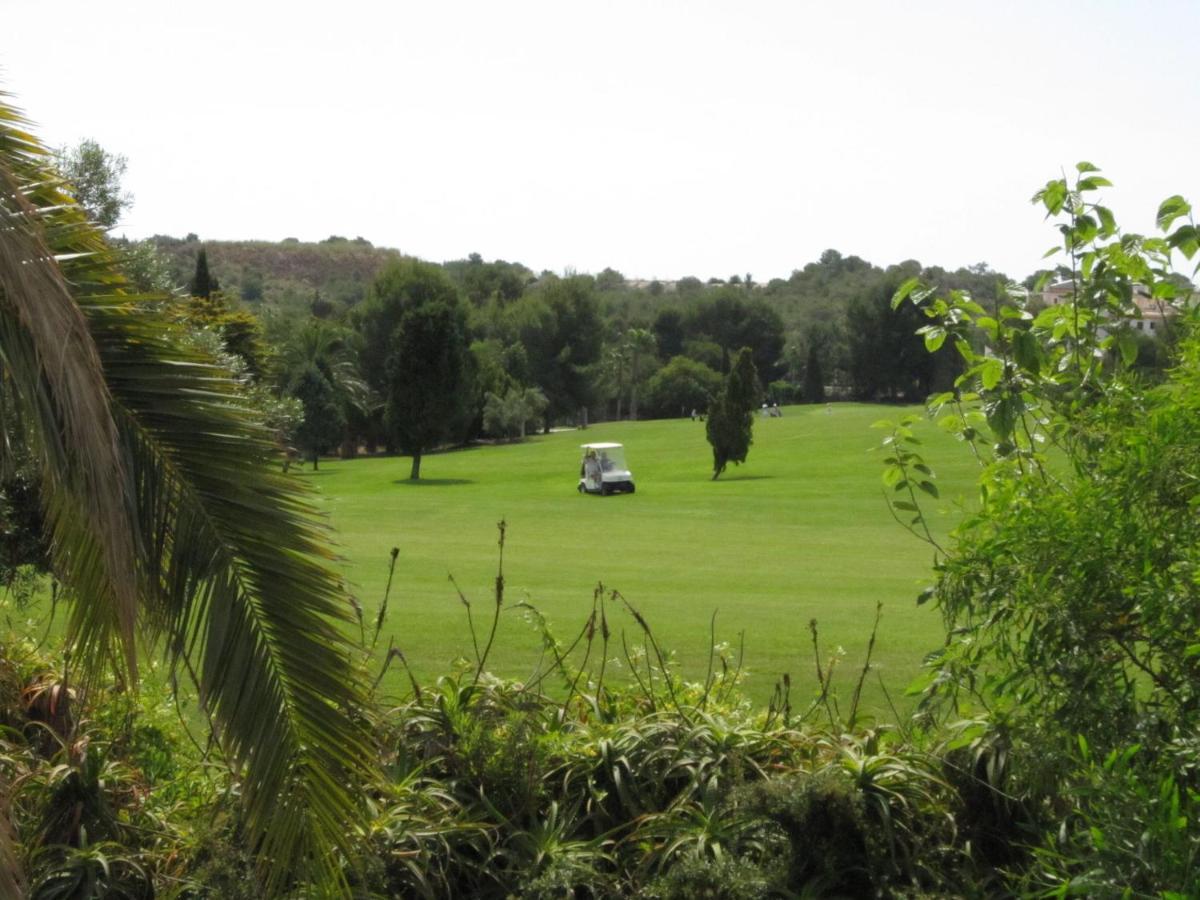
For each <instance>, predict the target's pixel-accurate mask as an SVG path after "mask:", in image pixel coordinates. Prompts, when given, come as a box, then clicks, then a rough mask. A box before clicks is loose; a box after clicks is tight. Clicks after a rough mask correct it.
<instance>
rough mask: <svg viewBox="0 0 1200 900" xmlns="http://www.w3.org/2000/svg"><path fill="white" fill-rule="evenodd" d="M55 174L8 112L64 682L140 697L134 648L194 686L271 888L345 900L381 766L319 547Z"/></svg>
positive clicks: (11, 422)
mask: <svg viewBox="0 0 1200 900" xmlns="http://www.w3.org/2000/svg"><path fill="white" fill-rule="evenodd" d="M48 158H49V155H48V153H47V151H46V149H45V148H44V147H43V146H42V145H41V144H40V143H39V142H38V141H37V139H36V138H34V137H33V136H32V135H31V134H29V133H28V132H27V131H26V130H25V123H24V120H23V118H22V116H21V114H20V113H19V112H18V111H17V110H16V109H15V108H14V107H13V106H12V105H11V104H10V102H9V98H8V96H7V95H5V94H2V93H0V421H3V422H4V425H5V429H6V430H7V431H8V437H9V439H11V440H15V441H17V442H18V443H19V444H21V445H22V446H23V447H24V448H25V449H26V450H27V451H29V452H30V453H31V455H32V456H33V458H34V459H36V460H37V461H38V463H39V465H40V478H41V490H42V494H43V497H44V505H45V513H46V519H47V523H48V530H49V537H50V544H51V548H52V552H51V558H52V565H53V568H54V570H55V572H56V574H57V575H58V576H59V577H60V578H61V579H62V581H63V582H64V584H66V585H67V586H68V589H69V594H70V597H71V598H72V604H71V614H70V619H69V639H70V640H71V642H72V650H73V653H72V657H71V660H72V664H73V665H74V664H78V665H79V666H80V668H81V671H82V675H83V677H85V678H86V677H93V678H94V677H95V676H96V675H97V674H98V673H99V672H101V671H102V670H103V669H104V668H105V667H106V666H109V665H116V666H119V667H120V668H121V669H122V670H123V672H124V674H125V675H126V677H128V678H134V677H136V673H137V647H138V646H140V645H141V644H142V643H143V642H144V644H145V646H147V647H151V648H157V650H158V651H160V652H162V653H164V654H165V655H166V656H167V657H168V659H169V660H170V662H171V664H172V666H179V667H181V668H183V669H186V670H187V671H189V672H193V673H194V677H195V681H196V687H197V690H198V695H199V699H200V702H201V703H202V704H203V706H204V709H205V710H206V711H207V713H208V714H209V717H210V720H211V721H212V722H213V726H214V730H215V732H216V735H217V737H218V738H219V740H220V742H221V745H222V746H223V748H224V750H225V753H226V755H227V757H228V758H229V759H230V760H231V761H232V762H233V763H234V764H236V765H237V766H238V768H239V769H240V771H241V773H242V777H243V783H242V795H243V798H244V802H245V809H246V821H247V823H248V828H249V834H250V837H251V839H252V841H253V843H254V850H255V851H256V853H257V858H258V859H259V860H261V865H262V871H263V876H264V880H265V883H266V887H267V890H268V891H272V890H275V889H278V888H280V887H282V886H283V885H284V882H285V881H286V880H287V879H289V878H293V877H295V878H299V879H302V880H310V881H314V882H318V883H321V884H323V885H325V887H324V888H323V890H325V891H326V892H329V891H339V892H345V891H346V887H345V881H344V878H343V877H342V875H341V872H340V866H339V865H338V858H339V853H338V851H339V850H344V849H346V847H347V844H348V841H349V836H350V835H351V834H352V832H353V830H354V823H355V822H356V821H357V820H358V819H359V817H360V807H359V803H358V800H357V797H358V790H357V787H358V786H359V785H361V784H362V783H363V782H364V780H366V779H369V778H370V777H372V775H373V765H372V762H371V759H372V755H373V753H372V746H371V741H370V737H369V734H368V732H367V731H366V729H365V727H364V726H363V725H361V724H360V717H359V716H358V715H357V713H358V712H359V710H361V709H362V707H363V706H364V704H365V691H364V689H363V687H362V684H363V679H362V678H361V673H360V671H359V669H358V663H357V662H356V660H358V659H359V657H358V656H357V655H356V653H355V651H354V648H353V647H352V646H351V644H350V643H349V642H348V640H347V638H346V637H345V634H346V633H347V628H346V626H347V625H348V624H349V622H350V620H351V614H350V609H351V607H350V605H349V603H348V600H347V595H346V593H345V589H344V586H343V584H342V583H341V580H340V578H339V577H338V575H337V573H336V571H335V570H334V568H333V567H332V565H331V561H332V560H333V558H334V557H333V553H332V552H331V550H330V548H329V543H328V537H327V535H326V534H325V532H324V531H323V529H322V527H321V525H320V524H319V523H318V521H317V519H316V517H315V515H314V513H313V510H312V506H311V504H310V502H309V500H308V498H307V496H306V494H305V493H304V491H303V490H302V489H301V488H299V487H298V486H297V485H296V482H295V481H294V480H292V479H288V478H286V477H285V476H283V475H281V474H279V473H278V472H277V471H276V466H275V459H276V451H275V448H274V447H273V444H272V440H271V435H270V433H269V432H268V431H267V429H266V428H264V427H263V426H262V425H261V424H260V423H259V422H258V421H257V420H256V417H255V414H254V413H253V412H252V411H250V409H249V408H248V407H247V406H246V405H245V404H244V403H242V402H240V393H239V391H240V388H239V386H238V385H237V384H236V382H234V381H233V379H231V378H230V377H229V376H228V374H227V373H226V372H224V371H223V370H221V369H220V368H218V367H217V366H216V365H214V364H213V362H212V361H211V360H210V359H208V358H206V357H204V356H203V355H202V352H201V351H199V350H197V349H195V347H189V345H187V344H186V343H185V342H184V341H183V340H181V338H182V336H183V335H182V333H181V329H180V326H179V325H177V324H175V323H172V322H170V321H168V320H167V319H165V318H164V317H163V316H162V315H161V314H159V313H158V312H157V309H158V306H159V305H160V304H158V303H157V302H155V300H156V299H157V298H149V297H144V296H136V295H133V294H132V293H130V291H129V289H128V286H127V284H126V282H125V280H124V278H123V277H122V276H121V274H120V271H119V259H118V257H117V256H116V255H115V254H114V252H113V251H112V250H111V249H110V248H109V247H108V245H107V244H106V242H105V240H104V238H103V236H102V235H101V234H100V233H99V232H98V231H97V230H96V229H95V227H93V226H92V225H90V224H89V223H88V222H87V220H86V218H85V216H84V215H83V213H82V212H81V211H80V210H79V209H78V208H77V207H76V206H75V205H74V203H73V202H72V201H71V200H70V198H69V197H68V196H67V195H66V194H65V193H64V192H63V191H62V190H61V188H60V186H59V182H58V181H57V179H55V178H54V177H52V174H51V173H50V171H49V169H48V166H47V164H46V163H47V160H48ZM8 452H9V451H8V449H7V447H6V442H5V441H0V467H2V466H4V465H5V464H6V455H7V454H8ZM2 831H3V828H2V826H0V832H2ZM6 843H7V842H6V841H0V851H3V849H4V846H5V844H6ZM2 862H3V860H2V859H0V863H2ZM5 883H6V881H5V879H4V878H3V877H0V886H2V885H4V884H5Z"/></svg>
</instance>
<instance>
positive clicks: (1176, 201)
mask: <svg viewBox="0 0 1200 900" xmlns="http://www.w3.org/2000/svg"><path fill="white" fill-rule="evenodd" d="M1191 211H1192V206H1191V204H1190V203H1188V202H1187V201H1186V200H1184V199H1183V197H1181V196H1180V195H1179V194H1175V195H1174V196H1172V197H1168V198H1167V199H1166V200H1164V201H1163V202H1162V203H1160V204H1159V206H1158V215H1157V217H1156V219H1157V222H1158V227H1159V228H1161V229H1162V230H1163V231H1166V230H1167V229H1168V228H1170V227H1171V223H1172V222H1174V221H1175V220H1176V219H1178V218H1180V217H1181V216H1186V215H1187V214H1188V213H1190V212H1191Z"/></svg>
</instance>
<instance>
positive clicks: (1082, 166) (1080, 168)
mask: <svg viewBox="0 0 1200 900" xmlns="http://www.w3.org/2000/svg"><path fill="white" fill-rule="evenodd" d="M1075 171H1076V172H1079V173H1080V174H1081V175H1082V174H1083V173H1085V172H1099V171H1100V169H1099V168H1097V167H1096V166H1093V165H1092V164H1091V163H1090V162H1086V161H1084V162H1077V163H1075Z"/></svg>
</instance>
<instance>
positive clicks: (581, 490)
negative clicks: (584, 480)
mask: <svg viewBox="0 0 1200 900" xmlns="http://www.w3.org/2000/svg"><path fill="white" fill-rule="evenodd" d="M575 490H577V491H579V493H581V494H582V493H583V485H582V484H577V485H575Z"/></svg>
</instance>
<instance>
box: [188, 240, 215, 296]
mask: <svg viewBox="0 0 1200 900" xmlns="http://www.w3.org/2000/svg"><path fill="white" fill-rule="evenodd" d="M220 289H221V286H220V285H219V284H217V279H216V278H215V277H214V276H212V275H210V274H209V272H208V251H207V250H205V249H204V248H203V247H201V248H200V252H199V253H198V254H196V274H195V275H194V276H192V285H191V292H192V296H193V297H203V298H204V299H205V300H207V299H208V298H209V297H211V296H212V295H213V294H215V293H216V292H217V291H219V290H220Z"/></svg>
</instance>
